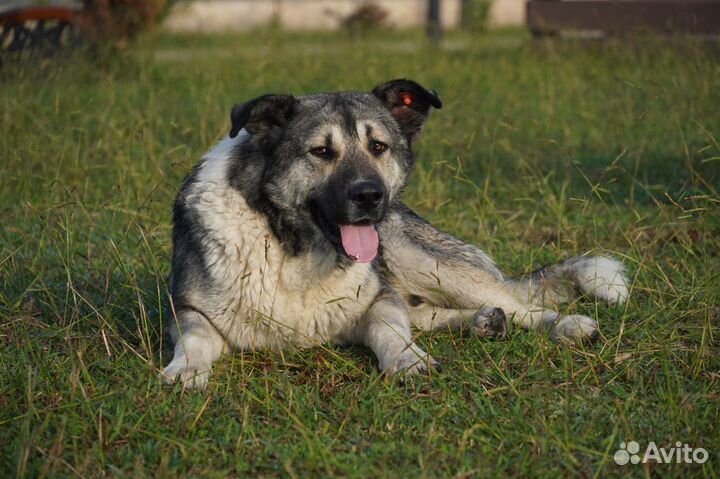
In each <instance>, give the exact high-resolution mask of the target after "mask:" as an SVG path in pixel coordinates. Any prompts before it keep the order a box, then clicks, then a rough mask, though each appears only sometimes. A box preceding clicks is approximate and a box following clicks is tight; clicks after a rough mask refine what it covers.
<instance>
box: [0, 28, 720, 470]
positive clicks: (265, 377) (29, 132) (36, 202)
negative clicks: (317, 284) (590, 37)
mask: <svg viewBox="0 0 720 479" xmlns="http://www.w3.org/2000/svg"><path fill="white" fill-rule="evenodd" d="M718 51H719V49H718V44H717V43H715V44H702V43H698V42H692V41H685V40H680V41H677V40H675V41H667V40H658V39H652V38H635V39H633V38H627V39H619V40H612V41H608V42H596V41H576V40H566V41H563V40H555V41H553V42H551V43H533V42H532V41H531V40H530V39H529V38H527V37H526V36H525V35H524V34H522V33H520V32H496V33H491V34H485V35H482V36H466V35H461V34H455V35H451V36H449V37H448V39H447V43H446V44H445V46H444V47H442V48H434V47H432V46H429V45H427V44H425V42H424V40H423V39H422V37H421V36H419V35H418V34H412V33H410V34H399V33H387V34H379V35H373V36H372V37H369V38H367V39H365V40H351V39H348V38H346V37H344V36H335V35H329V34H328V35H317V34H316V35H292V36H291V35H283V34H279V33H277V32H272V31H269V32H260V33H257V34H253V35H241V36H216V37H213V36H207V37H200V36H193V37H175V36H168V35H161V36H156V37H147V38H143V39H142V40H141V41H140V43H139V44H138V45H137V47H136V48H134V49H133V50H132V51H131V53H129V54H125V55H123V56H121V57H118V58H112V59H101V60H89V59H87V58H85V59H84V58H82V57H81V58H68V59H66V60H63V61H50V62H47V61H37V62H28V63H25V64H24V65H21V66H18V65H14V64H12V63H11V64H8V63H5V64H3V65H2V70H0V105H1V108H0V122H1V123H0V124H1V129H2V133H1V134H0V178H1V180H0V185H1V188H0V218H1V220H2V228H1V229H0V475H1V476H2V477H8V476H15V475H17V476H32V477H55V476H78V477H95V476H102V475H108V476H141V477H142V476H159V477H166V476H176V475H183V476H186V475H187V476H208V475H223V476H234V477H238V476H253V477H255V476H257V477H268V476H269V477H275V476H289V477H301V476H302V477H314V476H321V475H322V476H356V477H382V476H393V477H453V476H454V477H478V476H486V475H495V474H498V475H499V474H502V475H512V476H536V477H556V476H583V477H613V476H618V477H619V476H627V475H630V476H636V477H637V476H643V475H644V476H676V477H690V476H698V477H703V476H705V477H717V476H718V475H720V462H719V461H720V428H719V427H718V424H719V423H720V347H719V344H720V343H719V342H720V193H719V190H720V54H719V53H718ZM396 77H407V78H412V79H415V80H417V81H419V82H421V83H422V84H424V85H426V86H427V87H431V88H434V89H436V90H437V91H438V92H439V94H440V97H441V98H442V99H443V101H444V108H443V109H442V110H440V111H436V112H434V113H433V115H432V117H431V118H430V121H429V123H428V125H427V127H426V129H425V132H424V134H423V136H422V138H421V140H420V141H419V144H418V145H417V148H416V152H417V156H418V164H417V168H416V170H415V172H414V174H413V177H412V180H411V184H410V186H409V187H408V189H407V192H406V200H407V202H408V203H409V204H410V205H411V206H413V207H414V208H415V209H417V210H418V211H419V212H420V213H422V214H423V215H424V216H426V217H427V218H428V219H430V220H431V221H432V222H433V223H435V224H436V225H437V226H439V227H440V228H442V229H444V230H446V231H448V232H451V233H453V234H455V235H456V236H458V237H460V238H462V239H464V240H467V241H471V242H473V243H475V244H477V245H479V246H480V247H481V248H483V249H484V250H485V251H487V252H489V253H490V254H491V255H492V256H494V257H495V258H496V259H497V261H498V263H499V265H501V268H502V269H503V270H504V271H506V272H507V273H512V274H518V273H522V272H525V271H529V270H531V269H533V268H534V267H536V266H539V265H541V264H545V263H548V262H553V261H558V260H560V259H563V258H566V257H568V256H570V255H574V254H582V253H585V252H588V251H594V252H596V253H598V252H603V253H607V254H612V255H614V256H615V257H617V258H620V259H622V260H623V261H624V262H625V263H626V265H627V266H628V269H629V274H630V278H631V283H632V291H631V299H630V301H629V302H628V303H627V304H626V305H624V306H622V307H616V308H613V307H608V306H607V305H605V304H602V303H599V302H595V301H593V300H588V299H583V300H580V301H578V302H576V303H573V304H570V305H568V306H567V310H568V311H574V312H578V313H582V314H587V315H590V316H592V317H594V318H596V319H598V320H599V324H600V329H601V332H602V335H601V339H600V340H599V341H598V342H597V343H595V344H593V345H587V346H577V347H567V346H559V345H556V344H554V343H552V342H551V341H550V340H549V339H548V338H547V337H545V336H543V335H541V334H538V333H533V332H526V331H522V330H519V329H513V330H511V332H510V336H509V338H508V339H507V340H504V341H482V340H478V339H476V338H472V337H466V336H463V335H461V334H459V333H450V332H437V333H432V334H423V335H419V336H418V343H419V344H420V345H421V346H422V347H423V348H424V349H425V350H427V351H429V352H430V353H431V354H432V355H433V356H434V357H435V358H437V359H438V360H440V361H441V362H442V363H443V370H442V372H441V373H438V374H433V375H432V376H431V377H422V378H418V379H416V380H415V381H413V382H408V383H405V384H402V383H400V382H398V381H393V380H387V379H386V378H383V377H382V376H381V375H380V374H379V372H378V370H377V364H376V361H375V359H374V357H373V355H372V354H371V353H370V352H369V350H366V349H364V348H361V347H356V348H350V349H343V348H339V347H336V346H332V345H328V346H327V347H325V348H321V349H314V350H297V351H287V352H285V353H284V354H275V353H268V352H245V353H240V352H238V353H235V354H232V355H228V356H226V357H225V358H224V359H222V360H221V361H220V362H219V363H218V364H217V367H216V368H215V371H214V374H213V376H212V378H211V380H210V384H209V386H208V390H207V391H205V392H202V393H201V392H187V391H183V390H182V389H181V388H180V387H167V386H161V385H160V384H159V383H158V381H157V379H156V375H157V372H158V370H159V369H160V368H161V367H162V365H164V364H167V362H168V361H169V359H170V357H171V355H170V352H169V350H168V344H167V338H165V337H163V334H162V331H163V325H164V324H165V323H167V322H168V321H169V318H168V292H167V275H168V271H169V263H170V260H169V258H170V253H171V238H170V235H171V223H170V205H171V202H172V200H173V198H174V196H175V193H176V191H177V188H178V186H179V184H180V182H181V180H182V178H183V176H184V175H185V174H186V173H187V172H188V170H189V169H190V168H191V167H192V165H193V164H194V163H195V162H196V161H197V160H198V159H199V157H200V156H201V155H202V154H203V152H204V151H206V150H207V149H208V148H209V147H210V146H211V145H212V144H213V143H214V142H215V141H217V140H218V139H219V138H220V137H221V136H223V135H224V134H226V133H227V131H228V130H229V112H230V108H231V107H232V105H233V104H234V103H236V102H242V101H245V100H248V99H251V98H253V97H255V96H257V95H260V94H262V93H267V92H291V93H295V94H304V93H310V92H316V91H327V90H343V89H355V90H369V89H370V88H372V87H373V86H374V85H376V84H378V83H381V82H384V81H386V80H390V79H393V78H396ZM631 440H634V441H637V442H638V443H639V444H640V445H641V448H642V449H643V450H644V448H645V447H646V446H647V445H648V444H649V442H651V441H654V442H655V443H656V444H657V446H658V447H665V448H671V447H674V446H675V443H676V442H678V441H679V442H681V443H683V444H688V445H689V446H690V447H693V448H700V447H702V448H704V449H706V450H707V451H708V454H709V459H708V460H707V461H706V462H705V463H704V464H684V463H681V464H676V463H674V462H673V463H672V464H658V463H654V462H649V463H647V464H637V465H633V464H628V465H625V466H618V465H616V464H615V462H614V461H613V455H614V453H615V451H616V450H617V449H618V447H619V445H620V443H621V442H625V441H631Z"/></svg>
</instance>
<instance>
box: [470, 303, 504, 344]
mask: <svg viewBox="0 0 720 479" xmlns="http://www.w3.org/2000/svg"><path fill="white" fill-rule="evenodd" d="M507 330H508V325H507V316H505V311H503V310H502V309H501V308H491V307H487V306H486V307H484V308H481V309H479V310H478V311H477V312H476V313H475V316H473V321H472V325H471V326H470V332H471V333H472V334H474V335H475V336H477V337H479V338H495V339H505V337H506V336H507Z"/></svg>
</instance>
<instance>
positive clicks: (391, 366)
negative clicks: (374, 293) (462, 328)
mask: <svg viewBox="0 0 720 479" xmlns="http://www.w3.org/2000/svg"><path fill="white" fill-rule="evenodd" d="M356 334H357V335H359V339H360V340H361V341H362V342H363V343H364V344H365V345H366V346H368V347H369V348H370V349H372V350H373V352H374V353H375V355H376V356H377V358H378V365H379V367H380V370H381V371H383V373H385V374H395V373H404V374H418V373H424V372H428V371H429V370H431V369H436V368H438V367H439V363H438V362H437V361H435V359H433V358H432V356H430V355H429V354H428V353H426V352H425V351H423V350H422V349H420V347H419V346H417V345H416V344H415V343H414V342H413V339H412V333H411V331H410V317H409V316H408V312H407V309H406V308H405V304H404V303H403V301H402V300H401V299H400V298H399V297H398V296H397V295H396V294H395V292H394V291H392V290H388V291H387V292H385V293H381V294H380V295H378V298H376V299H375V302H374V303H373V304H372V306H370V308H369V309H368V311H367V312H366V313H365V316H364V317H363V319H362V321H361V322H360V325H359V328H358V331H356Z"/></svg>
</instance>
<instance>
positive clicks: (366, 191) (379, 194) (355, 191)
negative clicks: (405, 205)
mask: <svg viewBox="0 0 720 479" xmlns="http://www.w3.org/2000/svg"><path fill="white" fill-rule="evenodd" d="M384 196H385V188H383V187H382V185H381V184H379V183H378V182H376V181H368V180H362V181H358V182H355V183H353V184H352V185H350V189H349V190H348V197H349V198H350V200H351V201H352V202H354V203H355V204H357V206H358V207H360V208H362V209H364V210H369V209H372V208H375V207H376V206H378V205H379V204H380V203H381V202H382V200H383V197H384Z"/></svg>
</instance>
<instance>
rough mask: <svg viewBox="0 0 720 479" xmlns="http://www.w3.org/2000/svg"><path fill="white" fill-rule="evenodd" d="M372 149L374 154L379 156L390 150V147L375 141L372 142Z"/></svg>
mask: <svg viewBox="0 0 720 479" xmlns="http://www.w3.org/2000/svg"><path fill="white" fill-rule="evenodd" d="M370 148H371V149H372V151H373V153H375V154H376V155H379V154H381V153H384V152H385V150H387V149H388V146H387V145H386V144H385V143H383V142H381V141H375V140H373V141H371V142H370Z"/></svg>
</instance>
